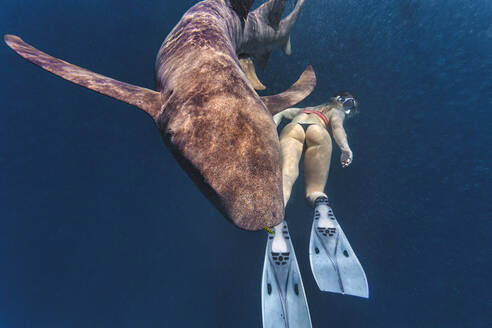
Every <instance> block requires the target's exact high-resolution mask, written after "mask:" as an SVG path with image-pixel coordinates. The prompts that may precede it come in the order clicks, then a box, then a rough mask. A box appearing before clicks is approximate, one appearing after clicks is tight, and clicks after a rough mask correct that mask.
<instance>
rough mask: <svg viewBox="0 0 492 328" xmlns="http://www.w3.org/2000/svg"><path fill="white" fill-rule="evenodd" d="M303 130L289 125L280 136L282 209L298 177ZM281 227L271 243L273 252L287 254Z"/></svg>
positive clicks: (278, 227) (276, 231)
mask: <svg viewBox="0 0 492 328" xmlns="http://www.w3.org/2000/svg"><path fill="white" fill-rule="evenodd" d="M304 138H305V134H304V129H303V128H302V127H301V126H300V125H299V124H297V123H290V124H288V125H287V126H285V128H284V129H283V130H282V133H281V134H280V151H281V155H282V183H283V193H284V207H285V206H287V202H288V201H289V198H290V193H291V192H292V186H293V185H294V182H295V181H296V179H297V177H298V176H299V160H300V159H301V155H302V148H303V147H304ZM282 225H283V223H280V224H279V225H277V226H275V228H274V229H275V236H274V237H273V242H272V251H273V252H287V251H288V247H287V243H286V241H285V239H284V236H283V233H282Z"/></svg>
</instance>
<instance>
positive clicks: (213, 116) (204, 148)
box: [4, 0, 316, 230]
mask: <svg viewBox="0 0 492 328" xmlns="http://www.w3.org/2000/svg"><path fill="white" fill-rule="evenodd" d="M253 2H254V0H205V1H201V2H198V3H197V4H195V5H194V6H193V7H191V8H190V9H189V10H188V11H187V12H186V13H185V14H184V15H183V16H182V18H181V20H180V21H179V22H178V23H177V25H176V26H175V27H174V28H173V30H172V31H171V32H170V33H169V35H168V36H167V37H166V39H165V40H164V42H163V43H162V46H161V48H160V50H159V52H158V54H157V59H156V63H155V81H156V91H154V90H150V89H146V88H142V87H138V86H135V85H131V84H127V83H124V82H120V81H117V80H114V79H111V78H109V77H106V76H103V75H100V74H97V73H94V72H91V71H89V70H87V69H84V68H81V67H78V66H75V65H72V64H70V63H67V62H65V61H63V60H60V59H57V58H54V57H52V56H50V55H48V54H46V53H44V52H41V51H39V50H37V49H36V48H34V47H32V46H31V45H29V44H27V43H26V42H24V41H23V40H22V39H21V38H19V37H18V36H15V35H5V36H4V39H5V42H6V43H7V45H8V46H9V47H10V48H12V49H13V50H14V51H15V52H17V53H18V54H19V55H20V56H22V57H24V58H25V59H27V60H28V61H30V62H32V63H34V64H36V65H38V66H40V67H41V68H43V69H45V70H47V71H49V72H51V73H53V74H55V75H58V76H60V77H62V78H63V79H66V80H68V81H70V82H73V83H75V84H78V85H81V86H83V87H86V88H88V89H91V90H93V91H96V92H99V93H101V94H104V95H106V96H109V97H112V98H115V99H118V100H120V101H123V102H126V103H128V104H131V105H134V106H136V107H138V108H140V109H142V110H143V111H145V112H146V113H147V114H149V115H150V116H151V117H152V119H153V120H154V122H155V123H156V125H157V128H158V129H159V131H160V133H161V136H162V139H163V141H164V143H165V144H166V146H167V148H168V149H169V150H170V152H171V153H172V154H173V156H174V157H175V159H176V160H177V162H178V163H179V164H180V166H181V167H182V168H183V169H184V170H185V171H186V173H187V174H188V175H189V176H190V178H191V179H192V180H193V181H194V182H195V183H196V185H197V186H198V187H199V188H200V190H201V191H202V192H203V194H204V195H205V196H206V197H207V198H208V199H209V200H210V201H211V202H212V203H213V204H214V205H215V206H216V208H217V209H218V210H219V211H220V212H221V213H222V214H223V215H224V216H225V217H226V218H227V219H228V220H230V221H231V222H232V223H233V224H234V225H236V226H237V227H239V228H241V229H244V230H260V229H263V228H265V227H272V226H275V225H277V224H279V223H280V222H281V221H282V220H283V219H284V205H283V196H282V177H281V165H280V145H279V141H278V137H277V130H276V125H275V123H274V121H273V119H272V115H273V114H275V113H277V112H279V111H281V110H283V109H285V108H288V107H291V106H293V105H295V104H296V103H298V102H300V101H301V100H303V99H304V98H305V97H307V96H308V95H309V94H310V93H311V91H312V90H313V89H314V86H315V84H316V77H315V74H314V71H313V69H312V67H311V66H308V67H307V68H306V70H305V71H304V72H303V74H302V75H301V76H300V77H299V79H298V80H297V82H295V83H294V84H293V85H292V86H291V87H290V88H289V89H287V90H286V91H285V92H283V93H280V94H277V95H272V96H266V97H260V96H259V95H258V94H257V93H256V91H255V90H254V87H253V84H252V82H253V83H254V81H250V80H249V79H248V76H250V77H251V72H248V73H249V74H248V75H246V72H245V70H244V69H243V67H245V65H243V66H241V63H244V62H245V61H248V60H250V59H249V58H250V57H253V58H254V59H255V62H256V64H257V65H258V66H259V67H261V68H263V67H264V66H265V64H266V62H267V60H268V56H269V54H270V52H271V51H272V49H273V48H274V47H275V46H279V47H281V49H282V50H283V51H284V52H285V53H286V54H290V51H291V46H290V32H291V30H292V28H293V26H294V24H295V22H296V20H297V18H298V17H299V13H300V11H301V9H302V7H303V6H304V3H305V1H304V0H298V1H297V2H296V4H295V7H294V9H293V11H292V12H291V13H289V15H287V16H286V17H285V18H282V13H283V12H284V9H285V6H286V3H287V0H269V1H267V2H265V3H263V4H262V5H261V6H260V7H258V8H257V9H256V10H253V11H251V6H252V4H253ZM249 67H250V69H251V66H249ZM253 76H256V74H253Z"/></svg>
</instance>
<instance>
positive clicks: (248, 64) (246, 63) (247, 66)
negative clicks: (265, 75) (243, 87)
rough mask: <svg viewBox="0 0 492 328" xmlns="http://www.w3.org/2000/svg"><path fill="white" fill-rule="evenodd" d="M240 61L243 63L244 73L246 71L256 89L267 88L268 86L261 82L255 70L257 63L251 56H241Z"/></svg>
mask: <svg viewBox="0 0 492 328" xmlns="http://www.w3.org/2000/svg"><path fill="white" fill-rule="evenodd" d="M239 63H240V64H241V68H242V69H243V71H244V73H246V76H247V77H248V80H249V82H250V83H251V85H252V86H253V88H254V89H255V90H265V89H266V87H265V86H264V85H263V83H261V81H260V79H258V75H256V70H255V64H254V63H253V61H252V60H251V58H249V57H248V58H241V59H240V60H239Z"/></svg>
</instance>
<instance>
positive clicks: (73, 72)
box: [4, 35, 162, 118]
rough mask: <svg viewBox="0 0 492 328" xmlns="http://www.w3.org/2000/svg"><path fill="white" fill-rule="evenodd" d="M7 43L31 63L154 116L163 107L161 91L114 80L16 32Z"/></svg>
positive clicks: (7, 38)
mask: <svg viewBox="0 0 492 328" xmlns="http://www.w3.org/2000/svg"><path fill="white" fill-rule="evenodd" d="M4 39H5V42H6V43H7V45H8V46H9V47H10V48H12V50H14V51H15V52H17V53H18V54H19V55H20V56H22V57H24V58H25V59H27V60H28V61H30V62H31V63H33V64H35V65H38V66H39V67H41V68H43V69H45V70H47V71H48V72H50V73H53V74H55V75H57V76H59V77H61V78H63V79H65V80H68V81H70V82H72V83H75V84H78V85H80V86H83V87H85V88H87V89H90V90H93V91H96V92H98V93H101V94H103V95H106V96H109V97H111V98H115V99H118V100H121V101H124V102H126V103H128V104H130V105H134V106H136V107H138V108H140V109H142V110H143V111H145V112H146V113H147V114H149V115H150V116H152V117H153V118H155V117H156V116H157V114H158V112H159V110H160V108H161V105H162V99H161V94H160V93H159V92H156V91H153V90H150V89H146V88H142V87H138V86H135V85H131V84H128V83H124V82H121V81H117V80H114V79H112V78H109V77H106V76H104V75H101V74H97V73H94V72H91V71H89V70H86V69H85V68H82V67H78V66H75V65H72V64H70V63H67V62H66V61H63V60H61V59H58V58H55V57H52V56H50V55H48V54H46V53H44V52H42V51H40V50H38V49H36V48H34V47H33V46H31V45H29V44H27V43H26V42H24V40H22V39H21V38H19V37H18V36H15V35H5V36H4Z"/></svg>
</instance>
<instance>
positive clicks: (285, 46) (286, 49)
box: [281, 35, 292, 56]
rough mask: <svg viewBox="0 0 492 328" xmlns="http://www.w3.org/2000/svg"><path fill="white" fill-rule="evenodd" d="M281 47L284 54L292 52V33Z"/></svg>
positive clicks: (288, 54)
mask: <svg viewBox="0 0 492 328" xmlns="http://www.w3.org/2000/svg"><path fill="white" fill-rule="evenodd" d="M281 49H282V51H283V52H284V54H286V55H287V56H290V55H291V54H292V48H291V45H290V35H289V37H288V38H287V41H286V42H285V43H284V44H283V45H282V47H281Z"/></svg>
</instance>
